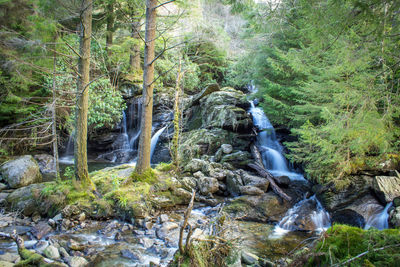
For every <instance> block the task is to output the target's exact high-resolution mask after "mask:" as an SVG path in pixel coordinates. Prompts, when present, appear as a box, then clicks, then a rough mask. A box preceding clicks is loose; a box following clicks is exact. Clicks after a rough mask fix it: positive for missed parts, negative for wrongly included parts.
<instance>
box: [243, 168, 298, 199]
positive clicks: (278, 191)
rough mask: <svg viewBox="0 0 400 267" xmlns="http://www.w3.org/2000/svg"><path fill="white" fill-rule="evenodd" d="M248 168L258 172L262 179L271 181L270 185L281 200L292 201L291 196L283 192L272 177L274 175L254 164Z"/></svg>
mask: <svg viewBox="0 0 400 267" xmlns="http://www.w3.org/2000/svg"><path fill="white" fill-rule="evenodd" d="M247 166H249V167H250V168H252V169H254V170H256V171H257V172H258V174H260V175H261V176H262V177H264V178H266V179H267V180H268V181H269V183H270V185H271V187H272V190H273V191H274V192H275V193H276V194H277V195H279V196H280V197H281V198H283V199H285V200H287V201H291V200H292V198H291V197H290V196H288V195H286V193H285V192H283V191H282V189H281V188H280V187H279V186H278V185H277V184H276V183H275V181H274V177H273V176H272V174H271V173H270V172H269V171H267V170H266V169H264V168H263V167H261V166H260V165H258V164H254V163H250V164H248V165H247Z"/></svg>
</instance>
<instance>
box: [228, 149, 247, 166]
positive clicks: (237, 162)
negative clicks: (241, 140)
mask: <svg viewBox="0 0 400 267" xmlns="http://www.w3.org/2000/svg"><path fill="white" fill-rule="evenodd" d="M250 158H251V155H250V153H249V152H247V151H237V152H234V153H231V154H227V155H225V156H223V157H222V159H221V163H225V162H227V163H229V164H231V165H232V166H234V167H237V168H246V167H247V164H249V163H251V161H250Z"/></svg>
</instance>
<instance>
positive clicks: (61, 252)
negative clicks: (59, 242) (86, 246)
mask: <svg viewBox="0 0 400 267" xmlns="http://www.w3.org/2000/svg"><path fill="white" fill-rule="evenodd" d="M58 252H60V255H61V257H63V258H67V257H70V255H69V254H68V252H67V250H66V249H65V248H63V247H60V248H59V249H58Z"/></svg>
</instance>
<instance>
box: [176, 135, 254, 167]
mask: <svg viewBox="0 0 400 267" xmlns="http://www.w3.org/2000/svg"><path fill="white" fill-rule="evenodd" d="M250 142H251V138H249V136H247V135H240V134H238V133H233V132H229V131H227V130H224V129H220V128H213V129H197V130H193V131H190V132H185V133H183V134H182V142H181V145H180V146H179V153H180V155H181V159H182V161H183V163H184V164H186V163H187V162H188V161H190V160H191V159H193V158H200V157H201V156H203V155H210V156H211V155H214V154H215V152H217V150H218V149H219V148H220V147H221V145H222V144H231V145H232V146H233V147H234V149H236V150H248V149H249V147H250Z"/></svg>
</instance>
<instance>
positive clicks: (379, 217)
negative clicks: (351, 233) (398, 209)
mask: <svg viewBox="0 0 400 267" xmlns="http://www.w3.org/2000/svg"><path fill="white" fill-rule="evenodd" d="M392 206H393V203H392V202H389V203H388V204H386V207H385V208H384V209H383V210H382V211H381V212H378V213H376V214H372V215H371V216H370V217H369V218H368V219H367V222H366V223H365V227H364V229H366V230H367V229H370V228H372V227H374V228H376V229H379V230H382V229H387V228H388V227H389V223H388V219H389V212H388V211H389V209H390V208H391V207H392Z"/></svg>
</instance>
